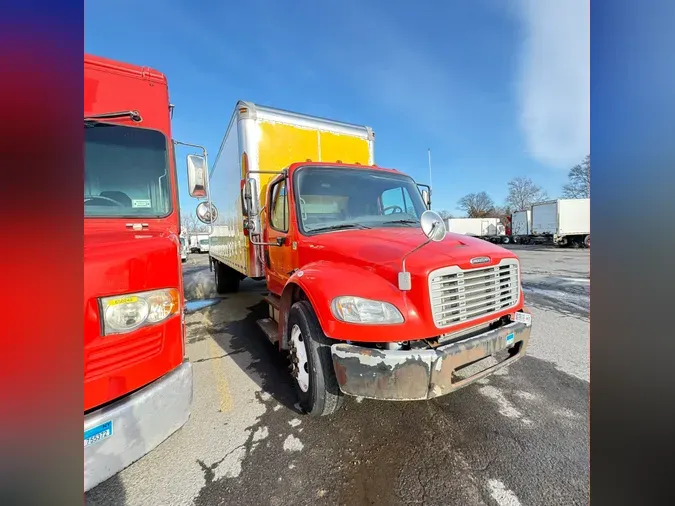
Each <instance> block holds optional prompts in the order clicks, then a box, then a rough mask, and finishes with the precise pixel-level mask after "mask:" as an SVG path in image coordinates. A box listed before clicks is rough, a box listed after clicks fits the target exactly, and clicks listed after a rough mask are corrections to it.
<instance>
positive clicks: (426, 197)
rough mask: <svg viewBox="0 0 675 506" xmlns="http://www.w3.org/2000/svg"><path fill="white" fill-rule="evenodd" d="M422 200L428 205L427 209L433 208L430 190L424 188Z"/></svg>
mask: <svg viewBox="0 0 675 506" xmlns="http://www.w3.org/2000/svg"><path fill="white" fill-rule="evenodd" d="M422 200H423V201H424V205H425V206H427V209H431V198H430V196H429V190H422Z"/></svg>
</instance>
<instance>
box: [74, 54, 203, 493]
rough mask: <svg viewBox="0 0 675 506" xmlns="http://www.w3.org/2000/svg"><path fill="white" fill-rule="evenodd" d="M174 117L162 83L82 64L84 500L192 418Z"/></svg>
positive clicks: (101, 63)
mask: <svg viewBox="0 0 675 506" xmlns="http://www.w3.org/2000/svg"><path fill="white" fill-rule="evenodd" d="M171 108H172V106H171V105H170V103H169V93H168V87H167V80H166V78H165V76H164V75H163V74H162V73H160V72H158V71H156V70H154V69H151V68H148V67H140V66H136V65H131V64H127V63H122V62H118V61H113V60H109V59H105V58H100V57H97V56H92V55H86V54H85V56H84V489H85V491H86V490H89V489H90V488H92V487H93V486H95V485H97V484H98V483H100V482H102V481H104V480H106V479H107V478H110V477H111V476H113V475H114V474H116V473H117V472H118V471H120V470H122V469H123V468H125V467H126V466H128V465H129V464H131V463H132V462H134V461H136V460H137V459H139V458H140V457H142V456H143V455H145V454H146V453H147V452H149V451H151V450H152V449H153V448H155V447H156V446H157V445H158V444H160V443H161V442H162V441H164V440H165V439H166V438H167V437H169V436H170V435H171V434H172V433H173V432H175V431H176V430H178V429H179V428H180V427H181V426H182V425H183V424H184V423H185V422H186V421H187V420H188V417H189V415H190V408H191V404H192V367H191V365H190V362H189V361H188V360H187V357H186V353H185V322H184V318H183V308H184V306H185V304H184V303H185V301H184V298H183V278H182V267H181V253H180V240H179V235H180V225H179V205H178V186H177V185H178V180H177V177H176V165H175V158H174V146H173V143H172V141H171V121H170V115H171ZM195 191H196V190H195Z"/></svg>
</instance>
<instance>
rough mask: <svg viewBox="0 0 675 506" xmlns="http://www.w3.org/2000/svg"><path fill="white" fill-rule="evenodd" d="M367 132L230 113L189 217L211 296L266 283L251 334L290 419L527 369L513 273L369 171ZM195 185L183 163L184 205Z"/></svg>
mask: <svg viewBox="0 0 675 506" xmlns="http://www.w3.org/2000/svg"><path fill="white" fill-rule="evenodd" d="M374 139H375V135H374V133H373V131H372V129H370V128H369V127H365V126H359V125H352V124H347V123H343V122H339V121H334V120H329V119H325V118H317V117H313V116H308V115H304V114H299V113H295V112H289V111H284V110H280V109H275V108H271V107H264V106H259V105H256V104H252V103H250V102H239V103H237V105H236V107H235V110H234V112H233V114H232V116H231V118H230V121H229V124H228V127H227V131H226V133H225V137H224V138H223V141H222V144H221V147H220V151H219V153H218V155H217V156H216V159H215V161H214V163H213V166H212V167H211V169H210V171H209V176H208V185H207V186H208V192H207V195H206V200H205V201H204V202H201V203H200V204H199V205H198V206H197V217H198V218H199V219H200V220H201V221H202V222H204V223H208V224H209V225H210V227H211V233H210V246H209V256H210V261H211V265H212V267H213V270H214V272H215V282H216V288H217V290H218V291H219V292H221V293H225V292H234V291H236V290H237V289H238V287H239V283H240V281H241V280H242V279H244V278H246V277H249V278H253V279H258V280H263V279H264V280H266V283H267V288H268V290H269V295H267V296H266V299H265V300H266V302H267V304H268V306H269V317H268V318H264V319H262V320H260V321H259V322H258V324H259V325H260V327H261V328H262V330H263V331H264V333H265V334H266V335H267V337H268V339H269V340H270V341H271V342H272V343H273V344H275V345H276V346H278V347H279V349H280V350H281V351H284V352H287V353H288V354H289V356H290V369H291V374H292V376H293V378H294V379H295V385H296V389H297V393H298V397H299V400H300V405H301V406H302V408H303V409H304V410H305V411H306V412H307V413H309V414H311V415H319V416H320V415H328V414H331V413H333V412H334V411H335V410H336V409H337V408H338V407H339V406H340V404H341V403H342V400H343V398H344V397H343V395H344V394H348V395H353V396H362V397H368V398H373V399H383V400H421V399H429V398H433V397H437V396H440V395H445V394H448V393H450V392H453V391H455V390H456V389H458V388H461V387H463V386H465V385H468V384H469V383H471V382H473V381H475V380H477V379H479V378H482V377H484V376H486V375H488V374H490V373H492V372H494V371H496V370H497V369H499V368H502V367H504V366H506V365H509V364H511V363H513V362H514V361H516V360H518V359H519V358H520V357H522V356H523V354H524V353H525V350H526V348H527V345H528V341H529V336H530V331H531V315H530V314H529V312H528V311H527V310H526V309H525V307H524V299H523V291H522V289H521V274H520V263H519V261H518V258H517V257H516V256H515V255H514V254H513V253H512V252H510V251H508V250H506V249H504V248H502V247H501V246H497V245H493V244H490V243H488V242H486V241H483V240H481V239H477V238H472V237H467V236H464V235H458V234H451V233H446V229H445V225H444V223H443V220H442V219H441V217H440V216H439V215H438V214H437V213H434V212H433V211H431V210H430V204H431V202H430V193H431V189H430V188H429V187H427V186H425V185H418V184H417V183H415V181H414V180H413V179H412V178H411V177H410V176H408V175H406V174H404V173H402V172H400V171H398V170H394V169H385V168H382V167H378V166H376V165H374V163H373V162H374V160H373V158H374ZM206 178H207V175H206V173H205V171H204V164H203V161H202V160H201V159H199V157H196V158H195V159H194V161H190V159H188V186H189V188H190V192H191V194H193V195H195V194H196V192H195V189H196V191H197V192H200V193H201V192H202V189H203V185H204V181H205V179H206Z"/></svg>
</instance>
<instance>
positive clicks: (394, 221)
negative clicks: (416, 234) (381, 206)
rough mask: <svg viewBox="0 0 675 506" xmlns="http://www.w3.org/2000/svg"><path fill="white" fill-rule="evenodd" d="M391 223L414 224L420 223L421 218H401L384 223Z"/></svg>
mask: <svg viewBox="0 0 675 506" xmlns="http://www.w3.org/2000/svg"><path fill="white" fill-rule="evenodd" d="M389 223H410V224H412V225H419V223H420V222H419V220H413V219H412V218H407V219H401V220H387V221H385V222H383V223H382V224H383V225H387V224H389Z"/></svg>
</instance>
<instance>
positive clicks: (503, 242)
mask: <svg viewBox="0 0 675 506" xmlns="http://www.w3.org/2000/svg"><path fill="white" fill-rule="evenodd" d="M510 242H511V238H510V237H509V236H508V235H505V236H504V237H502V244H509V243H510Z"/></svg>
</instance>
